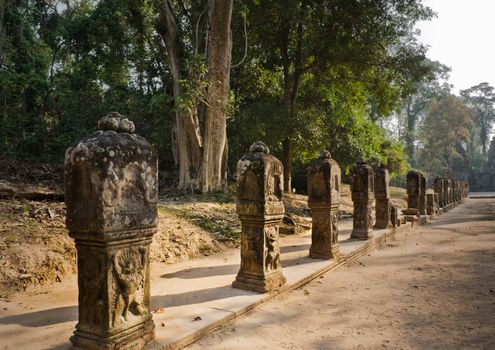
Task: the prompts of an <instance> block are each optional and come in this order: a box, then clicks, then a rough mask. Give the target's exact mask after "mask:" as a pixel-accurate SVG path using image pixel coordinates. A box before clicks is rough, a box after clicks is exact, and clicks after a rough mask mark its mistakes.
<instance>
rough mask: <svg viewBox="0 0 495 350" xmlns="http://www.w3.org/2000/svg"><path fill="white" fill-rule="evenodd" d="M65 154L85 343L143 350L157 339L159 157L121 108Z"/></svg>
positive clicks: (80, 335) (80, 338)
mask: <svg viewBox="0 0 495 350" xmlns="http://www.w3.org/2000/svg"><path fill="white" fill-rule="evenodd" d="M98 128H99V131H97V132H96V133H94V134H92V135H90V136H88V137H86V138H85V139H83V140H82V141H80V142H78V143H77V144H76V145H74V146H73V147H70V148H69V149H68V150H67V152H66V153H65V168H64V173H65V203H66V206H67V218H66V224H67V228H68V230H69V235H70V236H71V237H72V238H74V239H75V241H76V248H77V269H78V287H79V322H78V323H77V325H76V330H75V332H74V336H73V337H71V342H72V343H73V344H74V346H75V348H80V349H141V348H143V347H144V346H145V345H146V344H147V343H149V342H150V341H152V340H153V339H154V324H153V320H152V316H151V312H150V253H149V246H150V243H151V239H152V236H153V234H154V233H155V232H156V226H157V222H158V219H157V200H158V181H157V178H158V176H157V169H158V167H157V156H156V152H155V151H154V149H153V147H152V146H151V145H150V144H149V143H148V142H147V141H146V140H145V139H144V138H142V137H141V136H138V135H136V134H134V124H133V123H132V122H131V121H129V120H128V119H127V118H125V117H123V116H121V115H120V114H118V113H116V112H112V113H110V114H109V115H107V116H106V117H104V118H102V119H101V120H100V121H99V123H98Z"/></svg>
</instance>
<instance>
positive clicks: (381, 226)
mask: <svg viewBox="0 0 495 350" xmlns="http://www.w3.org/2000/svg"><path fill="white" fill-rule="evenodd" d="M391 226H392V225H389V224H388V223H387V222H386V221H378V220H377V221H376V222H375V226H373V228H375V229H385V228H389V227H391Z"/></svg>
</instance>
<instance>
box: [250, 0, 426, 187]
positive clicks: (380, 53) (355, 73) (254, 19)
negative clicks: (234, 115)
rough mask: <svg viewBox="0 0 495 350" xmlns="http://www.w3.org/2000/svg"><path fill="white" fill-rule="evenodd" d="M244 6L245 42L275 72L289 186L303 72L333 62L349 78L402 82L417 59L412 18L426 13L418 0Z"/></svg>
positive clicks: (279, 0)
mask: <svg viewBox="0 0 495 350" xmlns="http://www.w3.org/2000/svg"><path fill="white" fill-rule="evenodd" d="M249 11H250V25H251V28H252V32H251V33H252V34H253V35H252V36H251V37H252V41H254V42H255V44H254V46H255V47H260V48H263V49H262V50H258V51H256V54H258V56H259V60H260V61H261V63H262V64H263V65H265V66H266V67H267V68H269V69H271V70H274V71H278V72H280V80H281V81H282V83H281V85H282V86H283V92H282V99H281V105H282V106H283V109H284V110H285V113H284V114H285V117H284V120H281V121H280V122H279V125H283V129H281V130H280V131H281V132H283V133H284V140H283V156H282V161H283V164H284V189H285V190H286V191H290V189H291V188H290V187H291V165H292V154H293V151H294V147H295V146H296V145H297V140H296V138H295V135H294V132H295V131H294V130H295V128H294V127H293V126H294V125H295V124H296V119H297V118H298V108H299V104H298V101H299V97H300V94H301V85H302V82H303V80H304V78H305V77H306V76H307V75H315V76H318V75H320V76H322V75H326V74H329V73H330V72H332V71H334V70H335V69H338V70H340V71H341V72H343V71H345V70H347V71H348V72H349V73H350V74H348V77H349V78H352V79H357V80H362V79H368V81H371V80H375V81H382V82H386V83H384V85H387V86H389V87H390V86H396V87H397V86H402V85H404V84H405V82H407V81H409V80H411V79H412V78H413V75H414V74H415V73H413V74H412V72H417V71H418V70H415V68H416V67H417V66H418V65H419V62H420V61H422V60H423V59H424V56H423V51H424V50H423V47H422V46H421V45H419V44H418V43H417V42H416V40H415V37H414V30H413V25H414V23H415V22H416V21H418V20H422V19H427V18H429V17H430V16H431V15H432V13H431V11H430V10H429V9H428V8H425V7H424V6H422V5H421V3H420V1H410V0H395V1H387V0H375V1H348V0H326V1H308V0H298V1H288V0H276V1H258V2H254V3H252V4H250V7H249ZM274 46H275V48H276V49H275V50H274V49H272V48H273V47H274ZM344 67H345V69H343V68H344ZM343 79H346V77H345V74H344V77H343Z"/></svg>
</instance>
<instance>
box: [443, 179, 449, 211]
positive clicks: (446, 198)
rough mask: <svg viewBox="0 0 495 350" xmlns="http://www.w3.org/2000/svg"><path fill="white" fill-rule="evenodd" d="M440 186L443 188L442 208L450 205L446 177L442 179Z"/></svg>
mask: <svg viewBox="0 0 495 350" xmlns="http://www.w3.org/2000/svg"><path fill="white" fill-rule="evenodd" d="M442 186H443V203H444V206H446V205H448V204H449V203H450V201H449V180H448V179H447V178H446V177H443V178H442Z"/></svg>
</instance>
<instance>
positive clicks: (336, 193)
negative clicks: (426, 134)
mask: <svg viewBox="0 0 495 350" xmlns="http://www.w3.org/2000/svg"><path fill="white" fill-rule="evenodd" d="M98 128H99V131H97V132H96V133H94V134H93V135H91V136H89V137H87V138H85V139H83V140H82V141H80V142H79V143H78V144H77V145H75V146H74V147H71V148H69V149H68V150H67V152H66V156H65V168H64V172H65V191H66V192H65V195H66V197H65V198H66V206H67V227H68V229H69V233H70V236H71V237H73V238H74V239H75V241H76V248H77V253H78V258H77V263H78V288H79V322H78V324H77V325H76V330H75V332H74V336H73V337H72V338H71V342H72V343H73V345H74V347H75V348H80V349H142V348H144V347H145V346H146V345H147V344H149V343H151V342H152V341H153V339H154V323H153V321H152V315H151V310H150V258H149V246H150V243H151V240H152V236H153V234H154V233H155V232H156V228H157V223H158V216H157V201H158V180H157V179H158V167H157V155H156V152H155V151H154V149H153V147H152V146H151V145H150V144H149V143H148V142H147V141H146V140H145V139H144V138H142V137H140V136H138V135H136V134H134V124H133V123H132V122H131V121H129V120H128V119H127V118H125V117H123V116H121V115H120V114H118V113H115V112H114V113H110V114H109V115H108V116H106V117H104V118H102V119H101V120H100V121H99V123H98ZM408 179H409V178H408ZM237 181H238V192H237V195H238V203H237V213H238V214H239V219H240V221H241V224H242V233H241V266H240V270H239V272H238V274H237V277H236V279H235V281H234V282H233V286H234V287H236V288H241V289H247V290H254V291H257V292H269V291H273V290H276V289H279V288H280V287H281V286H282V285H284V284H285V283H286V279H285V277H284V276H283V274H282V267H281V263H280V247H279V224H280V222H281V221H282V219H283V217H284V213H285V209H284V204H283V201H282V183H283V166H282V164H281V162H280V161H279V160H278V159H276V158H275V157H274V156H272V155H270V152H269V149H268V147H267V146H266V145H265V144H264V143H262V142H256V143H254V144H253V145H252V146H251V148H250V149H249V152H248V153H247V154H245V155H244V156H243V157H242V158H241V160H240V161H239V163H238V165H237ZM418 181H419V180H418ZM418 184H420V182H418ZM418 186H420V185H418ZM449 188H450V187H449ZM340 189H341V170H340V167H339V165H338V163H337V162H336V161H335V160H333V159H331V156H330V153H329V152H327V151H323V152H321V154H320V156H319V158H318V159H317V160H316V161H315V162H314V163H313V164H312V166H311V167H310V169H309V171H308V205H309V207H310V208H311V212H312V218H313V225H312V243H311V248H310V251H309V256H310V257H311V258H317V259H338V258H339V249H338V225H337V223H338V208H339V204H340ZM351 191H352V200H353V202H354V221H353V231H352V235H351V237H353V238H358V239H370V238H372V232H373V227H372V223H373V216H372V215H373V214H372V213H373V212H372V205H373V201H374V200H375V198H376V208H377V209H376V225H375V227H376V228H387V227H393V226H397V225H398V224H400V221H399V220H398V209H397V207H395V206H393V205H391V202H390V194H389V186H388V171H387V169H385V168H384V167H380V169H378V170H377V171H376V172H373V169H372V168H371V167H370V166H368V165H367V164H366V163H365V162H364V161H362V160H360V161H358V163H357V164H356V165H355V167H353V169H352V171H351ZM442 193H443V192H442ZM452 193H453V194H455V195H458V194H459V193H461V186H460V185H459V187H456V190H452ZM441 198H443V196H441ZM419 202H420V201H419V200H418V203H419ZM411 203H412V202H411Z"/></svg>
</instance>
